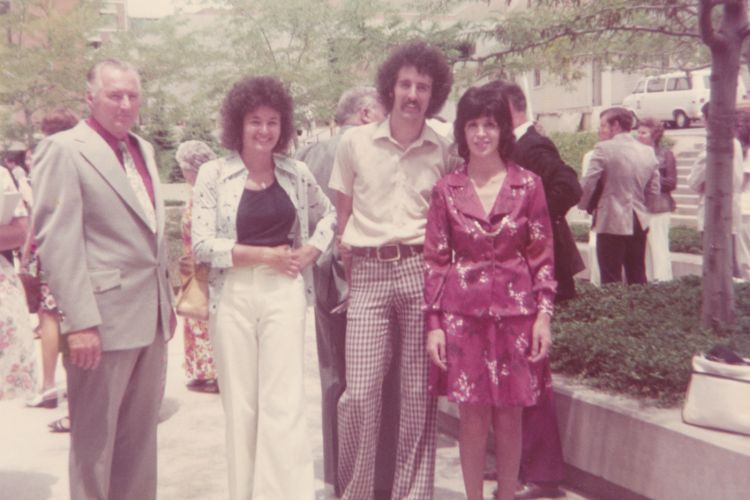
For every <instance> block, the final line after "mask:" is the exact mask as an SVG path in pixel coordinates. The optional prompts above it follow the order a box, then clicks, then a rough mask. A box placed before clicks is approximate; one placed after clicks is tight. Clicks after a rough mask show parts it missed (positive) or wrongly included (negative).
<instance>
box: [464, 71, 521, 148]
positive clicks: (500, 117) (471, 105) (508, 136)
mask: <svg viewBox="0 0 750 500" xmlns="http://www.w3.org/2000/svg"><path fill="white" fill-rule="evenodd" d="M484 116H489V117H492V118H494V119H495V122H496V123H497V125H498V127H499V128H500V143H499V144H498V152H499V153H500V158H501V159H502V160H503V161H506V160H508V159H509V158H510V155H511V154H512V153H513V147H514V146H515V145H516V138H515V136H514V135H513V119H512V118H511V116H510V107H509V106H508V99H507V96H506V95H505V94H504V91H503V89H502V88H496V87H488V86H484V87H471V88H469V90H467V91H466V92H464V95H462V96H461V99H459V101H458V107H457V108H456V121H455V122H453V135H454V136H455V138H456V145H457V146H458V154H459V155H460V156H461V158H463V159H464V160H465V161H469V146H468V144H467V143H466V130H465V128H466V124H467V123H468V122H469V121H470V120H474V119H475V118H481V117H484Z"/></svg>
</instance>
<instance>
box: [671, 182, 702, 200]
mask: <svg viewBox="0 0 750 500" xmlns="http://www.w3.org/2000/svg"><path fill="white" fill-rule="evenodd" d="M678 196H679V197H681V198H683V199H685V200H688V199H694V200H695V203H698V193H696V192H695V191H693V190H692V189H690V188H689V187H687V186H685V185H682V186H680V185H678V186H677V188H676V189H675V190H674V191H672V198H674V199H675V201H677V197H678Z"/></svg>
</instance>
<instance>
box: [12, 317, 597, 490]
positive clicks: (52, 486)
mask: <svg viewBox="0 0 750 500" xmlns="http://www.w3.org/2000/svg"><path fill="white" fill-rule="evenodd" d="M181 331H182V330H178V332H181ZM305 339H306V367H305V373H306V381H305V386H306V390H307V417H308V427H309V431H310V432H309V436H310V440H311V443H312V447H313V460H314V463H315V475H316V500H329V499H334V498H336V497H335V496H334V495H333V493H332V489H331V488H330V487H328V486H326V485H325V484H324V483H323V481H322V480H321V478H322V475H323V459H322V457H323V450H322V435H321V432H320V418H321V416H320V384H319V379H318V363H317V357H316V352H315V335H314V327H313V314H312V310H311V309H310V310H309V312H308V318H307V329H306V332H305ZM182 359H183V339H182V335H181V334H180V333H178V334H177V335H176V336H175V338H174V339H173V340H172V341H171V342H170V344H169V362H168V376H167V386H166V395H165V399H164V403H163V405H162V412H161V413H162V415H161V417H162V422H161V424H160V425H159V489H158V498H159V499H160V500H172V499H175V500H176V499H179V500H188V499H195V500H198V499H200V500H213V499H216V500H220V499H226V498H227V486H226V462H225V457H224V421H223V415H222V409H221V402H220V400H219V396H218V395H215V394H203V393H195V392H190V391H188V390H187V389H186V388H185V385H184V384H185V374H184V372H183V368H182ZM58 370H59V371H58V374H57V377H58V380H60V381H61V382H62V381H64V371H63V370H62V368H61V367H60V368H58ZM155 383H158V381H155ZM66 409H67V405H66V404H63V405H61V406H60V407H58V408H57V409H55V410H46V409H30V408H25V407H24V406H23V402H22V401H19V400H10V401H0V498H2V499H3V500H16V499H18V500H47V499H54V500H57V499H60V500H63V499H66V498H68V477H67V457H68V435H67V434H52V433H50V432H48V430H47V423H48V422H50V421H52V420H53V419H55V418H58V417H61V416H63V415H65V414H66ZM438 443H439V445H438V461H437V471H436V477H435V500H460V499H463V498H464V494H463V483H462V481H461V470H460V465H459V457H458V447H457V445H456V442H455V441H454V440H453V439H452V438H450V437H447V436H444V435H441V436H440V437H439V440H438ZM493 488H494V485H493V484H492V483H489V482H487V483H485V494H486V495H485V496H486V498H488V499H489V498H491V493H492V489H493ZM567 498H569V499H582V498H583V497H580V496H577V495H575V494H572V493H569V494H568V496H567Z"/></svg>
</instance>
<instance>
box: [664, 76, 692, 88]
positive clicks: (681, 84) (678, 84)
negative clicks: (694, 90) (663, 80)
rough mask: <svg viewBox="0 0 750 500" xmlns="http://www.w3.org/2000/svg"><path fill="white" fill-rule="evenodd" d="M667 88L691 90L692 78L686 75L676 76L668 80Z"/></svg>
mask: <svg viewBox="0 0 750 500" xmlns="http://www.w3.org/2000/svg"><path fill="white" fill-rule="evenodd" d="M667 90H690V80H688V79H687V78H686V77H684V76H681V77H676V78H670V79H668V80H667Z"/></svg>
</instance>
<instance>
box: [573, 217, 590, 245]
mask: <svg viewBox="0 0 750 500" xmlns="http://www.w3.org/2000/svg"><path fill="white" fill-rule="evenodd" d="M590 230H591V225H590V224H588V223H585V222H571V223H570V232H571V233H573V239H574V240H576V241H577V242H579V243H588V242H589V231H590Z"/></svg>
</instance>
